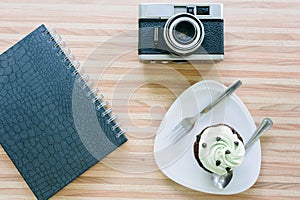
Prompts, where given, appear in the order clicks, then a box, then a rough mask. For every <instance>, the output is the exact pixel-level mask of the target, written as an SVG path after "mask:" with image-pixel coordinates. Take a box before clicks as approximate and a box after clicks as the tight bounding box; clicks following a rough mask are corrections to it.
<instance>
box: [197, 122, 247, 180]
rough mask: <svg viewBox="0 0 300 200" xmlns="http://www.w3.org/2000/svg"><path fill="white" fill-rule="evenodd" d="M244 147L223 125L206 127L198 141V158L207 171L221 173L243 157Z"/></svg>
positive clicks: (236, 163)
mask: <svg viewBox="0 0 300 200" xmlns="http://www.w3.org/2000/svg"><path fill="white" fill-rule="evenodd" d="M244 155H245V147H244V145H243V143H242V142H241V141H240V140H239V139H238V137H237V135H236V134H233V132H232V130H231V129H230V128H229V127H228V126H225V125H219V126H215V127H209V128H207V129H206V130H205V131H204V132H203V133H202V135H201V138H200V142H199V159H200V161H201V162H202V164H203V166H204V167H205V168H206V169H208V170H209V171H211V172H213V173H216V174H219V175H222V174H225V173H226V172H227V170H234V169H235V168H237V167H238V166H239V165H240V164H241V163H242V162H243V159H244Z"/></svg>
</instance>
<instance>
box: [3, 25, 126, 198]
mask: <svg viewBox="0 0 300 200" xmlns="http://www.w3.org/2000/svg"><path fill="white" fill-rule="evenodd" d="M0 102H1V103H0V142H1V145H2V147H3V148H4V150H5V151H6V153H7V154H8V156H9V157H10V159H11V160H12V162H13V163H14V165H15V166H16V167H17V169H18V170H19V172H20V174H21V175H22V176H23V178H24V180H25V181H26V182H27V184H28V185H29V187H30V188H31V190H32V191H33V193H34V194H35V195H36V197H37V198H38V199H48V198H49V197H51V196H52V195H53V194H55V193H56V192H58V191H59V190H60V189H62V188H63V187H64V186H65V185H67V184H68V183H69V182H71V181H72V180H74V179H75V178H76V177H78V176H79V175H80V174H82V173H83V172H84V171H86V170H87V169H88V168H90V167H91V166H92V165H94V164H95V163H96V162H97V161H99V160H100V159H102V158H103V157H105V156H106V155H107V154H109V153H110V152H112V151H113V150H115V149H116V148H117V147H118V146H120V145H121V144H123V143H124V142H125V141H126V140H127V139H126V137H125V136H124V134H123V133H124V132H123V131H122V130H121V129H120V128H119V126H118V124H116V123H115V121H114V120H113V118H112V116H111V114H110V112H109V111H110V110H107V109H106V107H105V105H106V104H105V103H104V102H102V101H101V100H99V99H97V97H96V96H95V94H94V93H93V92H92V91H91V89H90V87H89V84H88V83H87V82H86V81H85V80H83V79H82V76H81V75H80V74H79V73H78V71H77V69H76V68H75V67H74V66H73V64H72V62H71V60H69V57H68V55H66V54H65V53H64V52H63V51H62V49H61V47H60V46H59V45H58V41H57V40H55V35H51V34H50V33H49V31H48V30H47V29H46V27H45V26H44V25H41V26H40V27H38V28H37V29H36V30H34V31H33V32H32V33H30V34H29V35H27V36H26V37H25V38H23V39H22V40H21V41H19V42H18V43H17V44H15V45H14V46H13V47H11V48H10V49H8V50H7V51H6V52H4V53H3V54H2V55H1V56H0Z"/></svg>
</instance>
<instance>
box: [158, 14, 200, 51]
mask: <svg viewBox="0 0 300 200" xmlns="http://www.w3.org/2000/svg"><path fill="white" fill-rule="evenodd" d="M183 21H186V22H189V23H191V24H192V25H193V26H194V27H195V28H196V30H195V33H196V37H195V39H194V41H191V42H188V43H186V44H183V43H181V42H178V41H177V40H176V39H175V37H174V27H175V26H176V25H177V24H178V23H180V22H183ZM163 36H164V40H165V42H166V44H167V46H168V47H169V48H170V50H171V51H172V52H171V53H175V54H179V55H188V54H191V53H193V52H194V51H196V50H197V49H198V48H199V47H200V46H201V44H202V42H203V39H204V26H203V24H202V22H201V21H200V20H199V19H198V18H196V17H195V16H194V15H192V14H189V13H179V14H177V15H173V16H172V17H170V18H169V19H168V20H167V22H166V24H165V26H164V30H163Z"/></svg>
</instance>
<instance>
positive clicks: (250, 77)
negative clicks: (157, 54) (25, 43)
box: [0, 0, 300, 200]
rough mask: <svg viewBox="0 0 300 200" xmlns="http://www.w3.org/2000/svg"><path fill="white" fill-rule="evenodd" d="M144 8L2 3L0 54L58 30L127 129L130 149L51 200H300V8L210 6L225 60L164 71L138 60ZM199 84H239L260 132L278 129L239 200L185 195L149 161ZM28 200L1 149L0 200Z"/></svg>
mask: <svg viewBox="0 0 300 200" xmlns="http://www.w3.org/2000/svg"><path fill="white" fill-rule="evenodd" d="M141 2H142V1H141V0H138V1H133V0H132V1H129V0H114V1H112V0H99V1H97V0H91V1H83V0H75V1H71V0H67V1H58V0H54V1H53V0H52V1H36V0H30V1H17V0H1V1H0V52H4V51H5V50H6V49H8V48H9V47H10V46H12V45H13V44H14V43H16V42H17V41H18V40H20V39H21V38H23V37H24V36H25V35H26V34H28V33H29V32H31V31H32V30H33V29H35V28H36V27H37V26H39V25H40V24H41V23H45V24H46V25H47V26H48V27H52V28H55V29H56V30H57V32H58V33H59V34H60V35H61V36H62V37H63V39H64V40H65V41H66V43H67V45H68V47H69V48H70V49H72V51H73V53H74V54H75V55H76V56H77V59H78V60H81V61H82V62H83V66H84V68H85V70H86V74H88V75H90V79H91V80H93V81H94V82H95V85H96V86H98V87H99V88H100V89H101V92H102V93H104V94H105V97H106V99H107V100H108V101H109V102H110V103H111V105H112V107H113V109H114V113H116V114H118V115H119V122H121V123H122V127H124V128H125V129H127V136H128V138H129V141H128V142H127V143H126V144H124V145H123V146H122V147H121V148H120V149H119V150H118V151H116V152H113V153H112V154H110V155H109V156H108V157H107V158H105V159H104V160H102V161H101V162H99V163H98V164H96V165H95V166H93V167H92V168H91V169H89V170H88V171H87V172H85V173H84V174H83V175H81V176H80V177H79V178H77V179H76V180H74V181H73V182H72V183H71V184H69V185H68V186H66V187H65V188H64V189H63V190H61V191H60V192H58V193H57V194H56V195H54V196H53V197H52V199H222V200H226V199H228V200H229V199H230V200H235V199H236V200H240V199H266V200H267V199H273V200H285V199H300V131H299V130H300V103H299V102H300V66H299V65H300V56H299V54H300V1H298V0H287V1H279V0H261V1H260V0H256V1H253V0H240V1H234V0H219V1H209V0H207V1H206V2H214V3H223V4H224V18H225V60H224V61H222V62H219V63H208V64H168V65H161V64H153V65H149V64H142V63H140V62H139V61H138V57H137V38H136V36H137V25H138V4H139V3H141ZM151 2H161V1H159V0H154V1H151ZM165 2H171V3H174V2H173V1H170V0H165ZM180 2H185V3H191V2H192V1H185V0H182V1H180ZM203 79H213V80H217V81H220V82H221V83H223V84H225V85H229V84H230V83H232V82H234V81H235V80H237V79H241V80H242V81H243V83H244V84H243V86H242V87H241V88H240V89H239V90H238V91H237V92H236V94H237V95H238V96H239V97H240V98H241V99H242V100H243V102H244V103H245V105H246V106H247V107H248V109H249V111H250V113H251V114H252V116H253V118H254V120H255V122H256V124H258V123H259V122H260V121H261V120H262V119H263V118H264V117H270V118H272V120H273V121H274V126H273V128H272V129H271V130H270V131H269V132H268V133H267V134H266V135H264V136H263V137H262V138H261V147H262V166H261V172H260V176H259V178H258V180H257V182H256V183H255V184H254V185H253V186H252V187H251V188H250V189H248V190H247V191H245V192H242V193H240V194H236V195H231V196H220V195H210V194H205V193H201V192H197V191H193V190H191V189H188V188H185V187H183V186H181V185H179V184H177V183H175V182H173V181H172V180H170V179H169V178H167V177H166V176H165V175H163V174H162V173H161V172H160V170H159V169H158V168H157V166H156V164H155V161H154V159H153V152H152V151H153V143H154V138H155V135H156V131H157V128H158V127H159V125H160V122H161V120H162V118H163V116H164V114H165V113H166V111H167V110H168V108H169V107H170V105H171V104H172V102H173V101H174V100H175V99H176V97H177V96H178V95H179V94H180V93H181V92H182V91H184V90H185V89H186V88H188V87H189V86H191V85H193V84H195V83H196V82H198V81H201V80H203ZM34 198H35V197H34V195H33V193H32V192H31V190H30V189H29V188H28V186H27V185H26V183H25V182H24V180H23V179H22V177H21V176H20V174H19V173H18V171H17V169H16V168H15V167H14V165H13V164H12V162H11V161H10V159H9V158H8V156H7V155H6V154H5V152H4V150H3V149H2V148H1V147H0V199H34Z"/></svg>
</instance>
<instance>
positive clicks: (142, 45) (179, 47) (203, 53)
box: [138, 4, 224, 61]
mask: <svg viewBox="0 0 300 200" xmlns="http://www.w3.org/2000/svg"><path fill="white" fill-rule="evenodd" d="M138 45H139V50H138V54H139V59H140V60H141V61H176V60H177V61H179V60H180V61H183V60H185V61H189V60H199V61H208V60H223V59H224V20H223V5H222V4H195V5H190V4H189V5H187V4H140V5H139V41H138Z"/></svg>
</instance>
